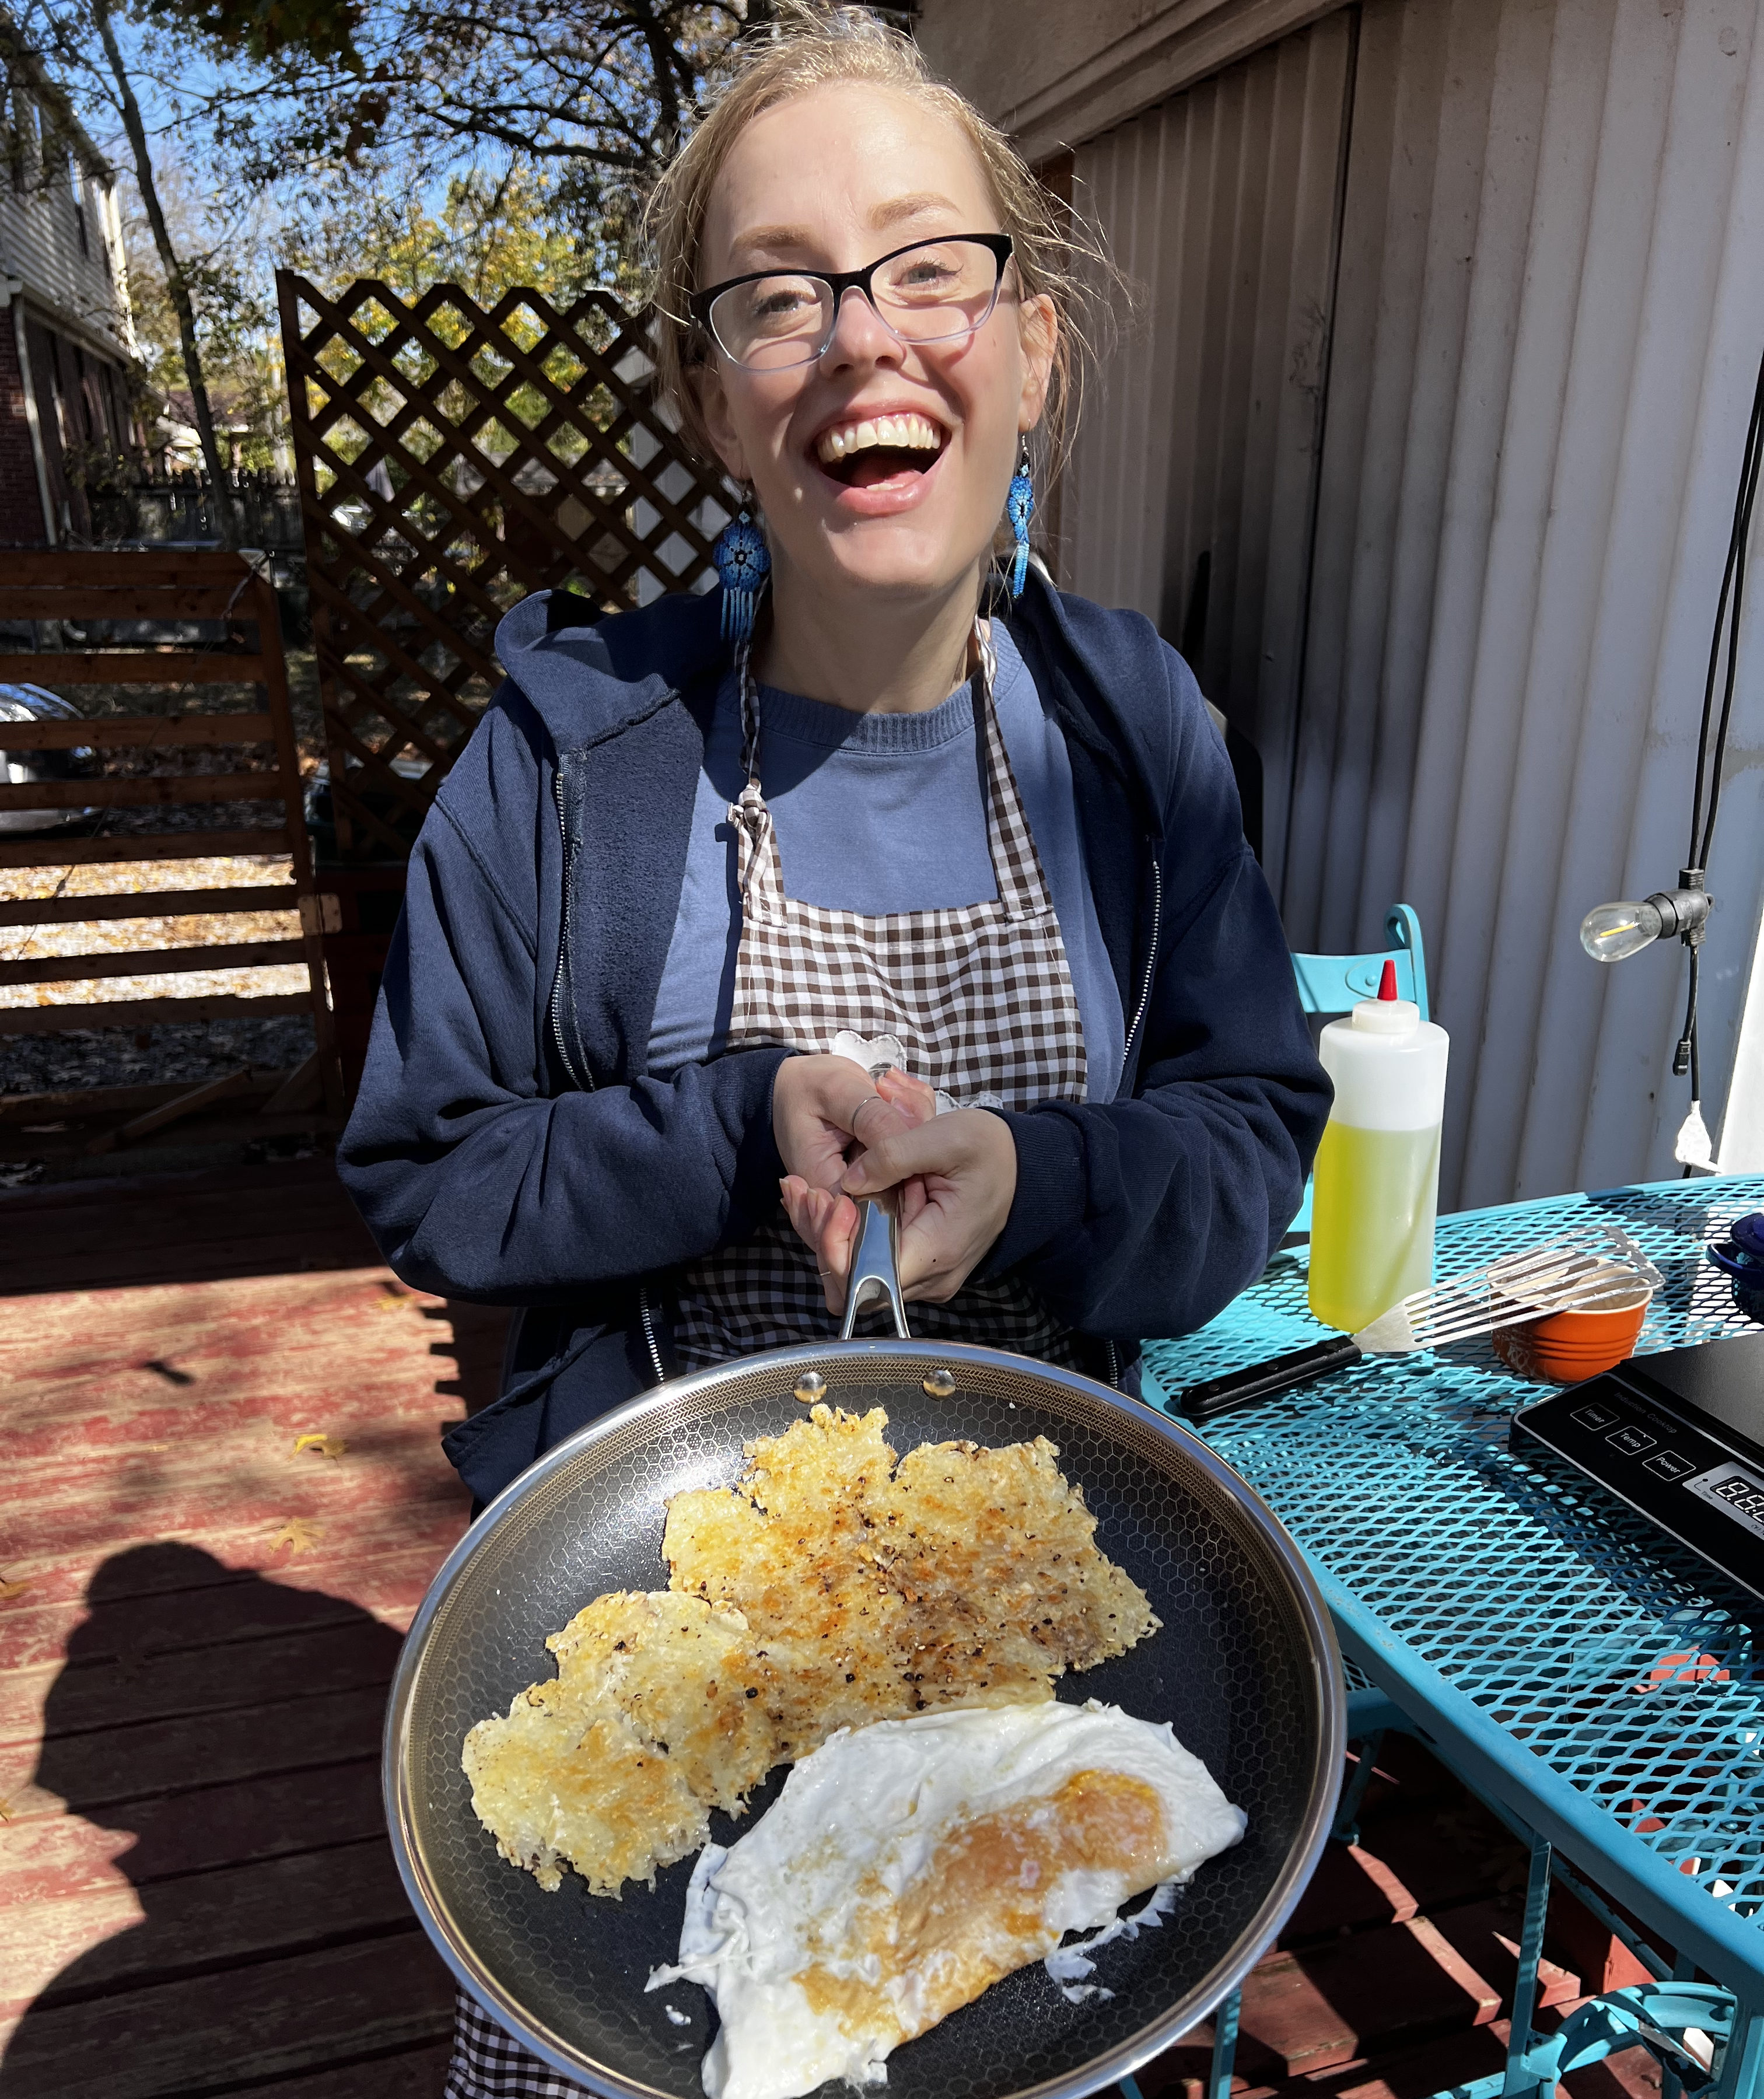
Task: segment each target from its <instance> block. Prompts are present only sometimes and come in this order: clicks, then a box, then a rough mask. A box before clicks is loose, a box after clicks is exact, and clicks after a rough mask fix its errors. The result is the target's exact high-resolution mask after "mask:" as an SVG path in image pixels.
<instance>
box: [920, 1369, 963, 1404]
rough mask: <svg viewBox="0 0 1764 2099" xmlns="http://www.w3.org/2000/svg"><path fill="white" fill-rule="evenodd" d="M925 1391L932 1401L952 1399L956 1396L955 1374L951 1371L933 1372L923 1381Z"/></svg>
mask: <svg viewBox="0 0 1764 2099" xmlns="http://www.w3.org/2000/svg"><path fill="white" fill-rule="evenodd" d="M925 1389H926V1393H927V1394H928V1395H929V1397H931V1398H932V1399H953V1398H954V1397H955V1396H956V1374H955V1372H954V1371H944V1370H935V1371H932V1372H931V1374H930V1376H929V1377H928V1378H926V1380H925Z"/></svg>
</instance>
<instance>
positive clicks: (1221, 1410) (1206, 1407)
mask: <svg viewBox="0 0 1764 2099" xmlns="http://www.w3.org/2000/svg"><path fill="white" fill-rule="evenodd" d="M1360 1355H1361V1349H1360V1344H1359V1343H1358V1342H1357V1341H1356V1340H1354V1339H1353V1336H1351V1335H1348V1334H1331V1336H1330V1337H1329V1339H1328V1340H1326V1341H1314V1342H1313V1343H1312V1344H1311V1346H1310V1347H1309V1348H1308V1349H1293V1350H1292V1352H1291V1354H1290V1355H1284V1356H1274V1357H1272V1358H1269V1361H1268V1362H1265V1363H1252V1364H1251V1365H1250V1366H1249V1367H1248V1368H1247V1370H1241V1371H1230V1373H1229V1374H1228V1375H1225V1376H1224V1377H1216V1378H1209V1379H1208V1380H1207V1382H1206V1383H1205V1384H1191V1385H1190V1387H1189V1388H1188V1389H1187V1391H1186V1392H1179V1393H1177V1396H1176V1403H1177V1406H1179V1407H1181V1410H1182V1411H1183V1412H1184V1413H1185V1414H1186V1415H1187V1416H1188V1418H1189V1419H1190V1421H1193V1422H1197V1423H1199V1422H1203V1421H1212V1420H1215V1419H1216V1418H1217V1417H1218V1416H1219V1415H1221V1414H1234V1413H1235V1412H1236V1411H1237V1410H1238V1407H1240V1406H1254V1405H1255V1404H1256V1402H1257V1401H1258V1400H1263V1399H1272V1398H1274V1397H1275V1395H1276V1394H1277V1393H1282V1392H1291V1390H1292V1389H1293V1388H1294V1387H1295V1386H1296V1385H1301V1384H1309V1383H1310V1381H1311V1380H1312V1379H1313V1378H1319V1377H1326V1376H1327V1375H1329V1373H1330V1372H1331V1371H1339V1370H1340V1369H1342V1368H1343V1367H1344V1365H1346V1364H1348V1363H1357V1362H1359V1360H1360Z"/></svg>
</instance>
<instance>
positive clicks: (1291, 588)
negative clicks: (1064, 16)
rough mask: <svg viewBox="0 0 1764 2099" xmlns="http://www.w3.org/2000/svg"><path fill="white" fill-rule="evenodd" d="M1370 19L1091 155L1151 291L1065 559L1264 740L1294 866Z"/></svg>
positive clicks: (1088, 203)
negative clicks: (1308, 666)
mask: <svg viewBox="0 0 1764 2099" xmlns="http://www.w3.org/2000/svg"><path fill="white" fill-rule="evenodd" d="M1354 22H1355V18H1354V15H1353V13H1352V12H1348V13H1344V14H1342V15H1335V16H1333V17H1332V18H1331V20H1328V21H1326V22H1324V23H1321V24H1318V27H1317V28H1315V29H1309V30H1306V31H1304V32H1301V33H1300V34H1299V35H1297V36H1294V37H1287V39H1285V40H1284V41H1283V42H1281V43H1278V44H1277V45H1274V46H1272V47H1271V48H1270V49H1269V50H1268V51H1264V52H1261V53H1260V54H1259V55H1257V56H1256V57H1255V58H1253V59H1248V60H1247V61H1246V62H1244V63H1243V64H1239V65H1235V66H1233V67H1232V68H1230V71H1229V72H1226V73H1221V74H1220V75H1219V76H1217V77H1216V78H1215V79H1212V80H1210V81H1207V82H1206V83H1205V84H1204V85H1203V86H1200V87H1197V88H1194V89H1191V90H1190V91H1189V92H1188V93H1187V94H1186V95H1177V96H1175V97H1174V98H1173V99H1172V100H1170V101H1169V102H1168V103H1164V105H1163V106H1162V107H1161V108H1158V109H1155V110H1153V111H1151V112H1150V113H1149V114H1147V115H1146V116H1145V117H1140V118H1138V119H1137V120H1136V121H1134V122H1133V123H1131V124H1125V125H1122V126H1121V127H1120V130H1116V131H1113V132H1111V133H1109V134H1107V135H1106V137H1104V138H1102V139H1099V140H1097V141H1096V142H1095V143H1093V144H1091V145H1089V146H1087V147H1084V149H1083V150H1082V151H1081V152H1080V154H1079V155H1078V156H1077V162H1076V168H1075V179H1076V191H1075V196H1076V201H1077V202H1078V203H1079V204H1080V206H1081V207H1082V208H1084V209H1088V210H1091V211H1093V212H1094V213H1096V214H1097V216H1098V218H1100V220H1101V221H1102V224H1103V226H1104V227H1106V229H1107V231H1108V234H1109V237H1110V240H1111V246H1112V251H1113V253H1114V255H1115V261H1116V262H1117V263H1118V264H1119V265H1120V267H1121V269H1122V270H1123V271H1124V272H1125V274H1126V275H1127V276H1128V279H1130V280H1131V281H1132V282H1133V284H1134V285H1135V286H1136V287H1137V289H1138V291H1139V293H1140V305H1139V309H1138V310H1137V312H1136V313H1135V314H1134V315H1133V316H1132V317H1131V318H1130V319H1129V320H1128V322H1127V323H1126V327H1125V330H1124V340H1123V343H1122V346H1121V354H1120V356H1118V357H1117V358H1116V359H1115V360H1114V362H1113V363H1112V365H1111V368H1110V371H1109V372H1108V375H1107V378H1106V383H1105V384H1104V385H1100V386H1098V388H1096V389H1094V391H1093V394H1092V396H1091V398H1089V401H1088V402H1087V403H1086V404H1085V409H1084V420H1083V421H1082V423H1081V424H1080V433H1079V447H1078V451H1077V454H1076V457H1075V459H1074V462H1073V466H1074V472H1073V483H1072V499H1071V502H1069V503H1068V504H1067V505H1066V507H1065V511H1064V516H1063V517H1062V523H1063V525H1064V526H1065V530H1066V535H1067V546H1066V548H1065V550H1064V553H1065V561H1064V569H1065V575H1066V577H1067V578H1069V579H1070V582H1071V587H1072V588H1074V589H1076V590H1078V591H1080V592H1083V593H1084V596H1087V597H1092V598H1095V599H1097V600H1098V601H1099V602H1100V603H1102V604H1105V605H1136V606H1137V607H1138V608H1139V609H1141V610H1142V611H1144V612H1146V614H1149V615H1150V618H1153V619H1155V621H1156V622H1157V623H1158V625H1159V628H1160V629H1161V630H1162V631H1163V632H1164V633H1165V634H1166V635H1168V636H1169V638H1170V639H1171V640H1172V641H1177V642H1180V643H1181V645H1183V646H1184V648H1185V649H1186V651H1187V653H1188V654H1189V655H1190V658H1191V660H1192V662H1193V663H1194V670H1195V672H1196V674H1197V675H1199V678H1200V680H1201V683H1202V684H1203V686H1204V688H1205V689H1206V693H1207V696H1208V698H1209V699H1211V700H1212V702H1213V703H1214V704H1215V705H1216V706H1218V707H1220V708H1221V709H1222V710H1223V711H1225V714H1226V715H1228V716H1229V717H1230V719H1231V720H1232V722H1233V723H1234V724H1235V725H1236V726H1237V727H1238V728H1240V729H1241V730H1242V731H1243V733H1244V734H1245V735H1246V736H1247V737H1248V738H1249V739H1250V741H1252V743H1253V744H1254V745H1255V746H1256V750H1257V751H1258V753H1259V754H1260V758H1261V761H1262V766H1263V775H1264V779H1263V807H1262V837H1263V853H1264V859H1265V861H1266V862H1267V864H1268V865H1269V869H1270V872H1271V873H1273V874H1274V878H1275V879H1276V881H1277V882H1278V875H1279V869H1280V863H1281V856H1282V850H1283V847H1284V841H1285V837H1286V828H1287V781H1288V780H1289V779H1290V777H1291V754H1292V747H1293V733H1294V725H1295V722H1296V716H1297V710H1298V697H1299V676H1300V666H1301V662H1302V658H1303V645H1304V596H1305V589H1304V586H1305V574H1306V570H1307V567H1308V565H1309V558H1310V546H1311V517H1312V508H1313V501H1314V499H1315V495H1316V489H1317V468H1318V436H1319V433H1320V432H1321V429H1322V403H1323V381H1324V372H1325V360H1326V350H1327V345H1328V332H1329V330H1328V312H1329V302H1330V297H1331V283H1332V280H1333V278H1334V275H1335V229H1336V222H1337V218H1338V209H1337V193H1338V191H1339V171H1340V167H1341V160H1342V152H1343V148H1344V143H1345V139H1346V120H1347V112H1348V89H1349V86H1350V80H1351V68H1352V64H1353V32H1354Z"/></svg>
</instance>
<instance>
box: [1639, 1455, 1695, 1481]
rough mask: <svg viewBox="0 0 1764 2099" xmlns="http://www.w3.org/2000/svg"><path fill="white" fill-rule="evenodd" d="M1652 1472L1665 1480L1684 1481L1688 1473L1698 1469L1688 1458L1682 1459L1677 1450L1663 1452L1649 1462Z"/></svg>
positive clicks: (1648, 1465) (1649, 1469) (1648, 1467)
mask: <svg viewBox="0 0 1764 2099" xmlns="http://www.w3.org/2000/svg"><path fill="white" fill-rule="evenodd" d="M1647 1469H1648V1471H1649V1472H1657V1473H1659V1475H1660V1476H1661V1479H1663V1480H1682V1479H1683V1477H1684V1476H1685V1474H1686V1473H1687V1472H1695V1471H1696V1466H1695V1465H1694V1464H1692V1463H1691V1460H1690V1459H1688V1458H1681V1457H1680V1456H1679V1455H1678V1452H1677V1451H1676V1450H1662V1451H1661V1452H1659V1453H1658V1454H1657V1455H1656V1456H1654V1457H1652V1458H1650V1459H1648V1461H1647Z"/></svg>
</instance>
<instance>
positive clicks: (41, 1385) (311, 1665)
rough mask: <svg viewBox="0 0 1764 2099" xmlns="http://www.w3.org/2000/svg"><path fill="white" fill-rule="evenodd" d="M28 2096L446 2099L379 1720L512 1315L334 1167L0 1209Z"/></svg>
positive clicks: (456, 1498)
mask: <svg viewBox="0 0 1764 2099" xmlns="http://www.w3.org/2000/svg"><path fill="white" fill-rule="evenodd" d="M0 1276H3V1278H4V1283H5V1288H6V1290H7V1296H5V1297H4V1298H0V1390H3V1392H4V1393H5V1398H4V1402H3V1407H4V1411H3V1415H0V1422H3V1426H4V1434H5V1438H6V1446H7V1459H8V1463H7V1469H6V1471H5V1473H4V1475H3V1476H0V2048H3V2049H4V2053H3V2055H0V2099H27V2095H31V2096H32V2099H35V2096H36V2095H42V2099H47V2095H50V2094H54V2095H55V2099H98V2095H99V2094H102V2095H103V2099H138V2095H139V2099H149V2095H153V2096H154V2099H157V2095H169V2094H172V2093H197V2092H213V2093H222V2092H238V2091H245V2090H249V2091H251V2092H257V2093H262V2094H264V2095H265V2099H321V2095H322V2099H367V2094H369V2093H372V2095H374V2099H437V2095H438V2094H439V2092H440V2090H441V2087H442V2077H443V2075H444V2071H445V2065H446V2053H447V2049H446V2035H447V2033H448V2031H449V2029H450V2026H451V2010H452V1989H451V1982H450V1981H449V1979H448V1978H447V1976H446V1973H445V1971H444V1969H442V1965H441V1963H440V1962H439V1960H438V1959H437V1957H436V1956H435V1955H434V1954H433V1952H432V1951H431V1949H430V1948H429V1944H428V1942H427V1941H426V1939H425V1938H424V1936H423V1934H422V1933H421V1931H420V1929H419V1928H418V1926H417V1925H416V1920H415V1918H414V1917H413V1916H412V1915H411V1910H410V1907H409V1905H408V1903H407V1902H406V1900H405V1898H404V1894H403V1890H402V1888H401V1887H400V1886H399V1885H398V1876H397V1873H396V1872H395V1871H394V1867H393V1864H392V1859H391V1855H390V1852H389V1847H388V1846H387V1844H386V1841H385V1824H384V1820H383V1816H382V1814H381V1806H380V1797H379V1747H380V1727H381V1715H382V1712H383V1710H384V1706H385V1690H386V1686H387V1683H388V1682H389V1679H390V1676H391V1674H392V1670H393V1666H394V1661H395V1660H396V1658H397V1655H398V1646H399V1642H400V1638H401V1635H402V1632H403V1627H404V1626H405V1625H407V1623H408V1622H409V1618H410V1616H411V1612H412V1611H413V1610H414V1609H415V1608H416V1603H417V1601H418V1600H419V1599H420V1596H421V1595H422V1592H423V1590H424V1589H425V1586H427V1584H428V1582H429V1578H430V1576H431V1574H432V1573H433V1571H434V1569H435V1568H436V1567H437V1566H438V1564H439V1563H440V1561H441V1560H442V1558H443V1557H444V1556H445V1555H446V1552H447V1551H448V1550H449V1548H450V1547H451V1545H452V1544H453V1542H455V1539H456V1538H458V1537H459V1535H460V1533H461V1531H462V1530H463V1529H464V1524H465V1520H466V1513H467V1504H466V1498H465V1496H464V1493H463V1491H462V1490H460V1487H459V1485H458V1482H457V1481H456V1480H455V1477H454V1476H453V1473H452V1472H451V1468H449V1467H448V1466H447V1464H446V1460H445V1459H443V1458H442V1454H441V1450H440V1446H439V1434H440V1432H441V1430H442V1428H443V1427H444V1426H445V1425H446V1424H447V1423H448V1422H449V1421H451V1420H455V1419H459V1418H460V1415H463V1414H464V1413H465V1412H467V1411H468V1410H471V1409H472V1408H473V1407H475V1406H480V1405H482V1404H483V1403H484V1402H485V1401H486V1399H487V1398H488V1397H490V1396H491V1395H492V1394H493V1393H494V1390H495V1380H496V1375H497V1370H498V1366H499V1361H500V1354H501V1341H502V1326H503V1315H502V1314H499V1313H491V1312H486V1311H485V1310H483V1309H482V1308H477V1307H473V1306H465V1305H449V1304H447V1303H446V1302H445V1301H443V1300H438V1299H434V1298H430V1297H427V1296H423V1295H422V1294H420V1293H418V1292H412V1291H409V1290H407V1289H406V1288H405V1287H404V1286H403V1285H402V1284H400V1283H398V1282H397V1281H396V1280H395V1278H394V1277H393V1276H392V1275H391V1274H390V1273H389V1271H388V1270H386V1269H385V1267H384V1265H382V1264H381V1262H380V1261H379V1258H378V1256H377V1254H376V1252H375V1250H374V1248H373V1246H372V1243H371V1241H370V1240H369V1239H368V1238H367V1234H366V1233H365V1232H364V1231H363V1229H362V1226H361V1225H360V1223H359V1221H358V1220H357V1218H356V1217H355V1216H354V1212H353V1210H352V1209H351V1208H350V1204H349V1203H348V1200H347V1199H346V1197H345V1195H344V1194H343V1192H342V1190H341V1187H340V1186H338V1184H337V1181H336V1178H335V1176H334V1174H333V1173H332V1169H331V1168H330V1165H329V1163H328V1161H325V1160H310V1161H305V1162H300V1163H297V1164H286V1165H271V1166H263V1167H256V1168H231V1169H227V1170H224V1171H221V1172H215V1173H202V1174H190V1175H181V1176H170V1175H162V1176H157V1177H152V1176H143V1177H138V1178H135V1179H132V1180H123V1181H112V1182H69V1183H63V1184H60V1185H59V1186H51V1187H46V1188H35V1189H29V1190H17V1191H14V1192H12V1193H10V1194H7V1195H0ZM301 1437H323V1438H325V1439H327V1441H326V1442H325V1443H323V1444H321V1445H319V1446H314V1445H311V1444H308V1445H307V1446H306V1447H304V1448H301V1449H297V1447H296V1446H297V1442H298V1441H299V1439H300V1438H301Z"/></svg>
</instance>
